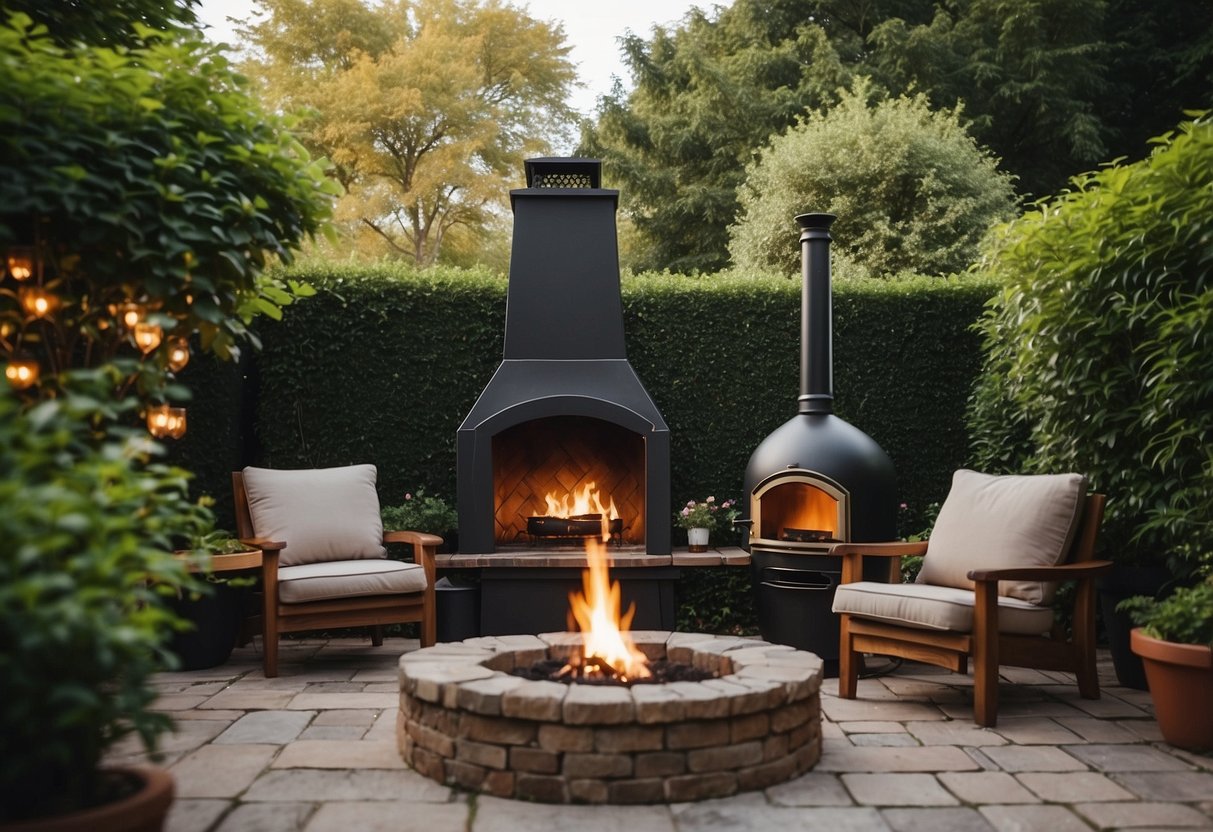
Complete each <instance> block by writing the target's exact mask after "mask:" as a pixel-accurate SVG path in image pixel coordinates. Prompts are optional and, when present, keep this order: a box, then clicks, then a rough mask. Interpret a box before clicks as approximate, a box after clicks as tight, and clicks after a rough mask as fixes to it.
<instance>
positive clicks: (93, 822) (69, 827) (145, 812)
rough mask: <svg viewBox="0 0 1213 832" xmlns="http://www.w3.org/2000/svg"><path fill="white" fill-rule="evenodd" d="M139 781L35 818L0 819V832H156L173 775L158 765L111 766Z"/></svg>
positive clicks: (169, 798) (165, 810)
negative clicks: (127, 790)
mask: <svg viewBox="0 0 1213 832" xmlns="http://www.w3.org/2000/svg"><path fill="white" fill-rule="evenodd" d="M110 771H113V772H117V773H120V774H125V775H127V776H128V777H130V778H132V779H135V780H138V781H139V783H140V784H141V788H139V789H138V790H137V791H136V792H135V793H134V794H130V795H127V796H126V797H124V798H122V799H120V800H116V801H114V802H112V803H106V804H103V805H101V806H94V807H92V808H90V809H82V810H81V811H79V812H68V813H67V814H65V815H55V816H54V817H49V818H39V819H38V820H27V821H18V822H15V823H2V822H0V832H160V830H161V829H163V828H164V818H165V816H166V815H167V814H168V809H169V805H170V804H171V803H172V802H173V777H172V775H171V774H169V773H168V772H167V771H164V770H163V769H159V768H113V769H110Z"/></svg>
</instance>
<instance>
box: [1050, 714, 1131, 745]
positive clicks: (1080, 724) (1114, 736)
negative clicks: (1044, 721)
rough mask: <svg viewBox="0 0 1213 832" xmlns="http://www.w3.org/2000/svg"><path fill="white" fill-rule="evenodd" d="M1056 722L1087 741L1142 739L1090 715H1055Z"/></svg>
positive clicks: (1108, 721) (1120, 741)
mask: <svg viewBox="0 0 1213 832" xmlns="http://www.w3.org/2000/svg"><path fill="white" fill-rule="evenodd" d="M1056 722H1057V723H1058V724H1059V725H1061V727H1063V728H1065V729H1066V730H1068V731H1073V732H1074V733H1075V734H1077V735H1078V736H1080V737H1082V738H1083V739H1084V740H1086V741H1087V742H1096V743H1116V742H1119V743H1135V742H1141V741H1142V739H1141V737H1139V736H1138V735H1137V734H1135V733H1133V732H1132V731H1130V730H1128V729H1126V728H1124V727H1122V726H1121V725H1118V724H1117V723H1115V722H1113V721H1111V720H1107V719H1097V718H1095V717H1092V716H1060V717H1057V719H1056Z"/></svg>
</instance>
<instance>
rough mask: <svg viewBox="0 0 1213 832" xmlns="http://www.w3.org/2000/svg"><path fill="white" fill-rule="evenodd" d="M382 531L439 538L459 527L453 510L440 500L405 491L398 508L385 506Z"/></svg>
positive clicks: (382, 510) (424, 494)
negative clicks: (424, 533) (425, 533)
mask: <svg viewBox="0 0 1213 832" xmlns="http://www.w3.org/2000/svg"><path fill="white" fill-rule="evenodd" d="M379 513H380V514H381V515H382V516H383V528H384V529H386V530H388V531H411V532H428V533H429V534H436V535H439V536H442V535H444V534H446V533H447V532H449V531H453V530H454V529H455V528H456V527H457V526H458V525H459V515H458V514H457V513H456V512H455V507H454V506H452V505H451V504H450V503H448V502H447V501H446V500H444V499H442V498H441V497H431V496H429V495H428V494H426V493H425V489H424V488H418V489H417V491H416V492H415V493H414V492H411V491H406V492H405V494H404V501H403V502H401V503H400V504H399V505H394V506H384V507H383V508H382V509H381V510H380V512H379Z"/></svg>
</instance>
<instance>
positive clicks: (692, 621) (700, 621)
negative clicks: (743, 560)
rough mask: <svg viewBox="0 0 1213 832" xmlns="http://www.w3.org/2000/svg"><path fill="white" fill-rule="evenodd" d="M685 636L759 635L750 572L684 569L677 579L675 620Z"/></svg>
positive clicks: (747, 570) (732, 569)
mask: <svg viewBox="0 0 1213 832" xmlns="http://www.w3.org/2000/svg"><path fill="white" fill-rule="evenodd" d="M675 627H676V628H677V629H678V630H679V631H680V632H684V633H730V634H732V635H738V636H748V635H755V634H757V632H758V614H757V613H756V612H755V611H754V592H753V590H752V589H751V587H750V570H749V569H739V568H737V567H721V568H718V569H683V570H682V574H681V575H680V577H679V579H678V620H677V623H676V624H675Z"/></svg>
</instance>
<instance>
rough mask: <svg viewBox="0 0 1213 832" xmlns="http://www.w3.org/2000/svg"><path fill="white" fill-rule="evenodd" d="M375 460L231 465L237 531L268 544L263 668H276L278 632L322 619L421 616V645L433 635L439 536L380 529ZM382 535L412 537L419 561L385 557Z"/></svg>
mask: <svg viewBox="0 0 1213 832" xmlns="http://www.w3.org/2000/svg"><path fill="white" fill-rule="evenodd" d="M375 473H376V472H375V468H374V466H372V465H356V466H350V467H348V468H326V469H310V470H303V471H272V470H269V469H258V468H246V469H244V471H243V472H241V471H235V472H233V473H232V491H233V494H234V495H235V501H236V535H237V537H239V538H240V540H241V541H243V542H244V543H246V544H248V545H251V546H256V547H257V548H259V549H261V550H262V553H263V557H262V566H261V578H262V589H263V591H264V595H263V606H262V622H261V623H262V632H263V633H264V637H265V651H264V665H265V675H266V676H267V677H272V676H277V675H278V636H279V634H280V633H295V632H300V631H304V630H315V629H322V628H326V627H361V626H370V627H371V628H372V630H371V632H372V635H371V639H372V643H373V644H375V645H376V646H378V645H380V644H382V643H383V631H382V626H383V625H384V624H396V623H403V622H410V621H417V622H420V624H421V645H422V646H423V647H428V646H430V645H432V644H433V643H434V641H435V638H436V627H437V625H436V621H437V619H436V618H435V614H434V581H435V577H436V576H435V569H434V553H435V550H436V549H437V547H438V546H439V545H440V544H441V543H442V538H440V537H437V536H435V535H432V534H423V533H421V532H413V531H387V532H384V531H383V526H382V521H381V520H380V519H379V499H378V495H377V494H376V492H375ZM384 543H410V544H412V546H413V551H414V552H415V560H416V562H415V563H402V562H400V561H395V560H389V559H387V557H386V550H385V549H384V548H383V545H382V544H384Z"/></svg>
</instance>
